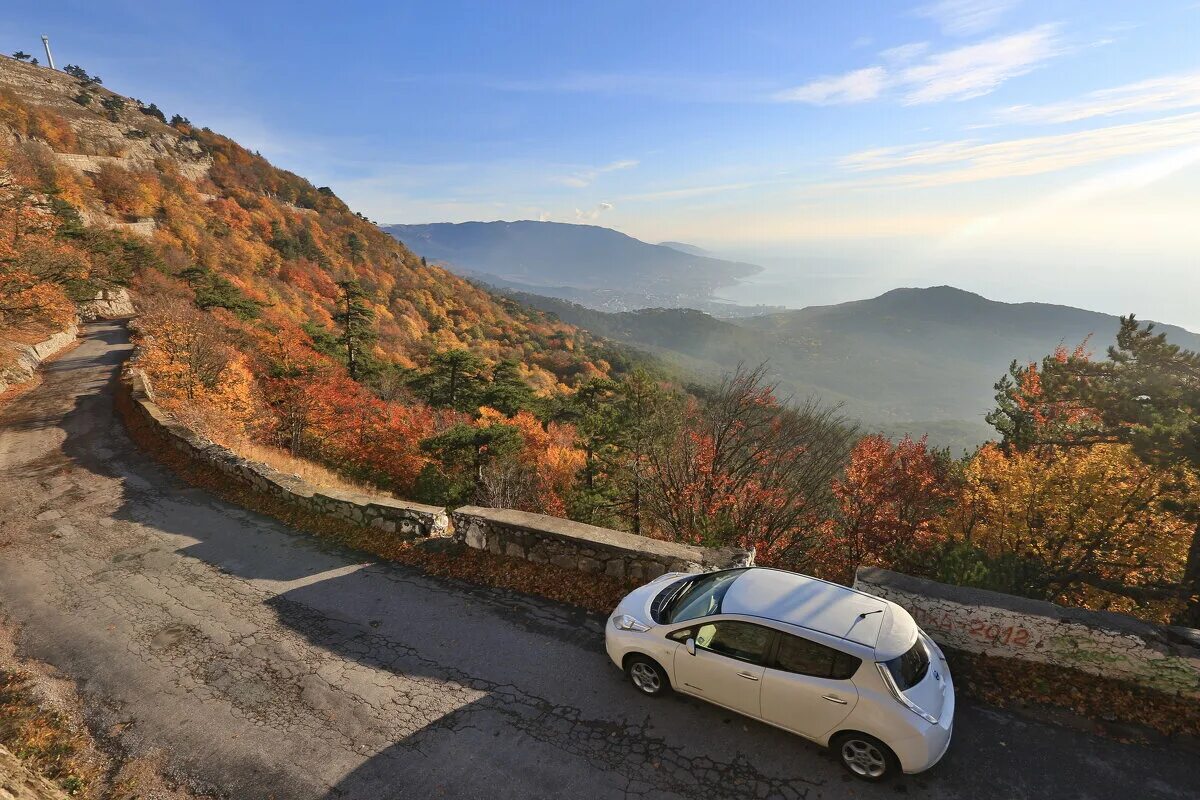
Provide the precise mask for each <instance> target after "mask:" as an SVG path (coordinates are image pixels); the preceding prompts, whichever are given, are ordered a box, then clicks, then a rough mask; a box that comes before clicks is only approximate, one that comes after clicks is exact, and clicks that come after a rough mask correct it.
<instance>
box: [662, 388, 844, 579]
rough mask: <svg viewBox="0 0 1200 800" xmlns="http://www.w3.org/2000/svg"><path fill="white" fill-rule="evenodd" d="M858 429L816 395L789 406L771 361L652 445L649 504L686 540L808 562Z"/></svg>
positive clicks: (691, 411) (697, 406)
mask: <svg viewBox="0 0 1200 800" xmlns="http://www.w3.org/2000/svg"><path fill="white" fill-rule="evenodd" d="M853 435H854V432H853V429H852V428H851V427H850V426H848V425H846V424H845V422H844V421H843V420H842V419H841V418H840V417H839V416H838V414H837V413H836V411H835V410H834V409H832V408H828V407H825V406H822V405H821V404H820V403H819V402H817V401H815V400H808V401H806V402H804V403H801V404H800V405H799V406H797V407H789V406H786V405H784V404H783V403H781V402H780V401H779V399H778V398H777V397H776V395H775V391H774V386H773V385H771V384H769V383H768V382H767V381H766V370H765V367H763V366H760V367H758V368H755V369H739V370H738V371H737V372H736V373H734V374H732V375H729V376H727V377H726V378H725V379H724V380H722V381H721V383H720V384H719V385H718V386H717V387H715V388H714V389H712V390H711V391H709V392H707V393H705V394H704V396H702V397H701V398H700V399H698V400H694V401H692V402H690V403H689V404H688V407H687V408H686V410H685V412H684V415H683V420H682V423H681V424H680V425H679V427H678V428H677V430H676V431H675V433H674V434H673V435H672V436H671V437H670V438H669V439H667V441H666V442H665V443H664V444H663V445H661V446H657V447H655V448H653V449H652V450H651V451H650V453H649V456H648V459H647V460H648V466H649V469H648V473H649V481H648V487H647V489H648V491H647V501H648V502H647V505H648V506H649V507H650V509H651V510H652V512H653V515H654V518H655V522H656V524H658V525H659V526H661V528H662V530H663V531H664V532H665V533H667V534H668V535H669V536H670V537H671V538H672V539H675V540H677V541H688V542H694V543H697V544H706V545H732V544H737V545H740V546H743V547H757V548H759V549H760V551H761V552H762V553H763V554H764V557H765V558H766V559H767V560H775V561H777V562H779V561H784V560H786V561H787V563H793V564H796V565H799V564H801V563H805V562H806V561H807V558H808V551H809V549H810V547H811V545H812V544H813V542H814V541H815V539H816V537H817V535H818V533H819V530H820V526H821V524H822V523H823V522H824V520H826V519H827V518H828V516H829V512H830V510H831V509H830V506H831V502H832V496H831V493H830V484H831V482H832V480H833V478H834V477H835V476H836V475H837V474H838V472H839V471H840V470H841V467H842V464H843V463H844V459H845V457H846V454H847V451H848V450H849V448H850V444H851V442H852V441H853Z"/></svg>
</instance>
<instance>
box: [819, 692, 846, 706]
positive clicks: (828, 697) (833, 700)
mask: <svg viewBox="0 0 1200 800" xmlns="http://www.w3.org/2000/svg"><path fill="white" fill-rule="evenodd" d="M821 699H822V700H828V701H829V702H831V703H837V704H838V705H839V706H844V705H846V701H845V700H843V699H842V698H840V697H838V696H837V695H836V694H823V695H821Z"/></svg>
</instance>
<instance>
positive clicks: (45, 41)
mask: <svg viewBox="0 0 1200 800" xmlns="http://www.w3.org/2000/svg"><path fill="white" fill-rule="evenodd" d="M42 46H43V47H45V48H46V61H48V62H50V69H58V67H56V66H54V56H52V55H51V54H50V37H49V36H47V35H46V34H44V33H43V34H42Z"/></svg>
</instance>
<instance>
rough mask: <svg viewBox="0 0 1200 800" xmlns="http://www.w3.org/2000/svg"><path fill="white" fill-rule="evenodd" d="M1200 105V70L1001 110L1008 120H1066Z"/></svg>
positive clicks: (1054, 121)
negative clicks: (1060, 100) (1042, 103)
mask: <svg viewBox="0 0 1200 800" xmlns="http://www.w3.org/2000/svg"><path fill="white" fill-rule="evenodd" d="M1195 106H1200V72H1193V73H1190V74H1184V75H1164V76H1161V77H1158V78H1151V79H1149V80H1144V81H1138V82H1137V83H1129V84H1125V85H1124V86H1116V87H1114V88H1111V89H1101V90H1099V91H1095V92H1090V93H1088V94H1086V95H1084V96H1083V97H1081V98H1079V99H1078V100H1068V101H1065V102H1061V103H1048V104H1045V105H1038V106H1030V105H1023V106H1011V107H1009V108H1006V109H1003V110H1002V111H1000V112H999V116H1000V117H1001V118H1002V119H1003V120H1004V121H1006V122H1029V123H1037V124H1043V123H1062V122H1077V121H1079V120H1083V119H1092V118H1094V117H1111V116H1117V115H1119V114H1136V113H1140V112H1144V111H1172V110H1177V109H1183V108H1193V107H1195Z"/></svg>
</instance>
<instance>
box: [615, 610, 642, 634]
mask: <svg viewBox="0 0 1200 800" xmlns="http://www.w3.org/2000/svg"><path fill="white" fill-rule="evenodd" d="M613 624H614V625H616V626H617V627H618V628H620V629H621V630H623V631H637V632H638V633H641V632H642V631H648V630H650V626H649V625H647V624H646V623H644V622H642V621H640V620H638V619H637V618H635V617H631V616H629V615H628V614H622V615H621V616H619V617H616V618H614V619H613Z"/></svg>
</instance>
